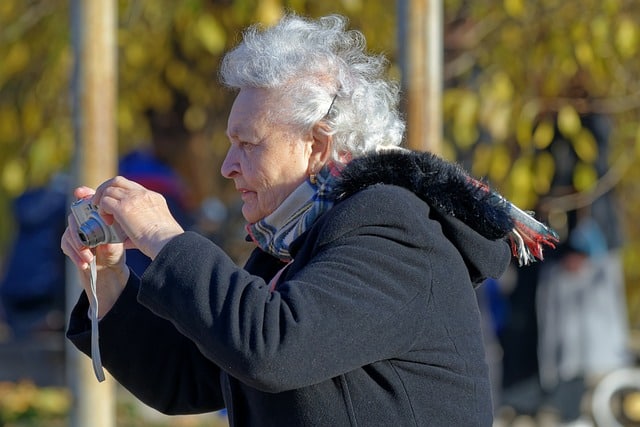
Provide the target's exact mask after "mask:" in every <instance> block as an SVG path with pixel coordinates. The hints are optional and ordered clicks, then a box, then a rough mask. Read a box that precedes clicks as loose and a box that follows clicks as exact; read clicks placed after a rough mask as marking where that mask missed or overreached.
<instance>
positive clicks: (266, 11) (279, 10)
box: [256, 0, 284, 25]
mask: <svg viewBox="0 0 640 427" xmlns="http://www.w3.org/2000/svg"><path fill="white" fill-rule="evenodd" d="M283 13H284V9H283V7H282V2H281V1H280V0H261V1H260V2H258V8H257V10H256V20H257V21H258V22H262V23H264V24H266V25H272V24H275V23H276V22H277V21H278V19H280V17H281V16H282V14H283Z"/></svg>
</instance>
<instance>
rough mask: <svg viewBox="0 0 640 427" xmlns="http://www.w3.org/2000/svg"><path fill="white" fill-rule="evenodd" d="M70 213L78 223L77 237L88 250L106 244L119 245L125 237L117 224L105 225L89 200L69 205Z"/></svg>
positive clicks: (95, 207) (96, 208) (81, 200)
mask: <svg viewBox="0 0 640 427" xmlns="http://www.w3.org/2000/svg"><path fill="white" fill-rule="evenodd" d="M71 213H72V214H73V216H74V217H75V219H76V221H77V222H78V236H79V237H80V240H81V241H82V243H84V245H85V246H87V247H89V248H93V247H96V246H98V245H104V244H106V243H121V242H124V239H125V237H126V235H125V233H124V232H123V231H122V229H121V228H120V226H118V224H116V223H113V225H107V223H105V222H104V220H103V219H102V217H101V216H100V215H99V214H98V207H97V206H96V205H94V204H93V203H91V199H80V200H77V201H75V202H73V203H72V204H71Z"/></svg>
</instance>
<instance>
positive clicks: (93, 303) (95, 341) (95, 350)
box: [89, 256, 104, 382]
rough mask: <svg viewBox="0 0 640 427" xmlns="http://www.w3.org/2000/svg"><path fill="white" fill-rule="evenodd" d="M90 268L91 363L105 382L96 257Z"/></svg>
mask: <svg viewBox="0 0 640 427" xmlns="http://www.w3.org/2000/svg"><path fill="white" fill-rule="evenodd" d="M89 268H90V270H91V271H90V272H91V274H90V284H91V295H89V303H90V307H89V318H90V319H91V361H92V362H93V372H95V374H96V378H97V379H98V381H100V382H102V381H104V371H103V370H102V358H101V357H100V332H99V330H98V294H97V293H96V279H97V271H96V257H95V256H94V257H93V260H91V263H90V264H89Z"/></svg>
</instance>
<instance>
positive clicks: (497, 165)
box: [489, 144, 511, 182]
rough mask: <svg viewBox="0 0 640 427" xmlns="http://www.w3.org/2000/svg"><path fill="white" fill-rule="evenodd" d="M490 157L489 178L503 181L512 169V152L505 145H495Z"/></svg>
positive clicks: (494, 180)
mask: <svg viewBox="0 0 640 427" xmlns="http://www.w3.org/2000/svg"><path fill="white" fill-rule="evenodd" d="M492 148H493V150H492V151H493V152H492V153H491V157H490V162H491V163H490V169H489V178H490V179H491V181H493V182H502V181H503V180H504V179H505V178H506V176H507V174H508V173H509V170H511V154H510V153H509V150H508V149H507V147H506V146H505V145H502V144H501V145H494V146H493V147H492Z"/></svg>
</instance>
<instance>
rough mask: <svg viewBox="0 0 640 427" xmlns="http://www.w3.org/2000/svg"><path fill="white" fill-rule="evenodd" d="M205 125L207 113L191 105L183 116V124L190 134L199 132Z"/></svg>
mask: <svg viewBox="0 0 640 427" xmlns="http://www.w3.org/2000/svg"><path fill="white" fill-rule="evenodd" d="M206 123H207V112H206V111H205V109H204V108H202V107H199V106H196V105H192V106H191V107H189V109H188V110H187V112H186V113H185V115H184V124H185V126H186V128H187V129H189V130H190V131H191V132H197V131H199V130H201V129H202V128H203V127H204V125H205V124H206Z"/></svg>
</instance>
